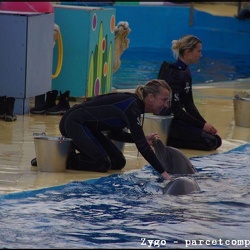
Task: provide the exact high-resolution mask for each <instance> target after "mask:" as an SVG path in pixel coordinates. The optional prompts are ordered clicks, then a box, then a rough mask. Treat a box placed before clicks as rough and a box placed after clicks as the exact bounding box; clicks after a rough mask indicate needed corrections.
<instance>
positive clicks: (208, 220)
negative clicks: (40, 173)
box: [0, 144, 250, 249]
mask: <svg viewBox="0 0 250 250" xmlns="http://www.w3.org/2000/svg"><path fill="white" fill-rule="evenodd" d="M190 160H191V162H192V163H193V165H194V167H195V168H196V169H197V171H198V172H197V173H196V174H195V175H192V178H194V179H195V180H196V181H197V182H198V184H199V186H200V188H201V190H202V191H201V192H199V193H195V194H190V195H184V196H170V195H164V194H163V192H162V188H163V187H164V186H166V184H167V183H168V182H167V181H163V180H162V179H161V178H160V177H159V175H158V174H157V173H156V172H155V171H154V170H153V168H152V167H151V166H149V165H146V166H143V167H142V169H141V170H138V171H135V172H129V173H125V174H121V175H119V174H115V175H111V176H109V177H103V178H99V179H94V180H89V181H83V182H72V183H69V184H67V185H63V186H59V187H51V188H46V189H41V190H35V191H27V192H21V193H16V194H8V195H0V221H1V230H0V246H1V248H7V249H8V248H12V249H13V248H20V249H21V248H112V249H113V248H150V246H151V248H152V247H153V248H158V247H162V248H186V244H188V243H190V240H193V241H192V243H193V244H196V245H193V246H192V248H199V249H200V248H244V249H246V248H249V247H250V216H249V214H250V191H249V186H250V171H249V162H250V144H245V145H242V146H240V147H238V148H235V149H234V150H231V151H228V152H226V153H223V154H214V155H209V156H205V157H194V158H191V159H190ZM198 240H207V242H206V245H205V243H203V242H200V245H197V244H199V242H198ZM212 240H213V242H212ZM239 240H242V241H239ZM152 244H153V246H152ZM209 244H210V245H209ZM189 248H191V246H189Z"/></svg>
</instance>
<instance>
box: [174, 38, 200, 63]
mask: <svg viewBox="0 0 250 250" xmlns="http://www.w3.org/2000/svg"><path fill="white" fill-rule="evenodd" d="M198 43H201V44H202V42H201V40H200V39H199V38H198V37H196V36H193V35H185V36H182V37H181V38H180V39H179V40H173V41H172V52H173V56H174V57H175V58H176V59H177V58H178V57H181V56H183V55H184V52H185V50H187V49H189V50H191V51H192V50H193V49H194V48H195V46H196V45H197V44H198Z"/></svg>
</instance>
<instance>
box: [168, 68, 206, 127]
mask: <svg viewBox="0 0 250 250" xmlns="http://www.w3.org/2000/svg"><path fill="white" fill-rule="evenodd" d="M181 80H182V78H181V72H180V70H177V69H172V70H171V77H170V86H171V89H172V101H171V109H172V111H173V113H174V117H175V118H177V119H180V120H183V121H185V122H187V123H188V124H190V125H193V126H195V127H198V128H203V126H204V123H205V120H204V119H203V118H202V117H201V115H200V114H199V112H198V110H197V108H196V107H195V105H194V101H193V96H192V89H191V87H190V90H189V93H188V94H182V93H181V91H182V89H183V88H184V86H182V83H181ZM181 98H182V99H181ZM183 99H184V100H183ZM183 107H185V109H186V110H184V109H183ZM191 114H192V115H191ZM193 114H194V115H193Z"/></svg>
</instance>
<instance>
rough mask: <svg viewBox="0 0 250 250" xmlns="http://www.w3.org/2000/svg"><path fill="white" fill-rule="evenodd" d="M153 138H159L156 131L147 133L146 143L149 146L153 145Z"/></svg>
mask: <svg viewBox="0 0 250 250" xmlns="http://www.w3.org/2000/svg"><path fill="white" fill-rule="evenodd" d="M155 138H159V136H158V133H157V132H154V133H151V134H149V135H146V140H147V142H148V144H149V145H150V146H153V140H154V139H155Z"/></svg>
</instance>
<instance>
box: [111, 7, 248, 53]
mask: <svg viewBox="0 0 250 250" xmlns="http://www.w3.org/2000/svg"><path fill="white" fill-rule="evenodd" d="M112 8H115V9H116V21H117V22H119V21H127V22H128V23H129V26H130V28H131V33H130V34H129V36H128V38H129V39H130V44H129V47H130V48H136V47H143V48H145V47H146V48H147V47H149V48H165V49H166V48H170V47H171V41H172V40H173V39H178V38H179V37H180V36H182V35H184V34H193V35H196V36H198V37H199V38H200V39H201V40H202V42H203V49H204V50H213V51H216V50H218V51H222V52H228V53H234V54H250V50H249V49H248V48H249V42H250V19H245V20H239V19H237V18H235V17H224V16H214V15H211V14H208V13H206V12H203V11H198V10H196V9H194V11H193V23H192V25H190V15H191V14H190V13H191V12H190V7H189V6H143V5H127V6H126V5H113V6H112Z"/></svg>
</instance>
